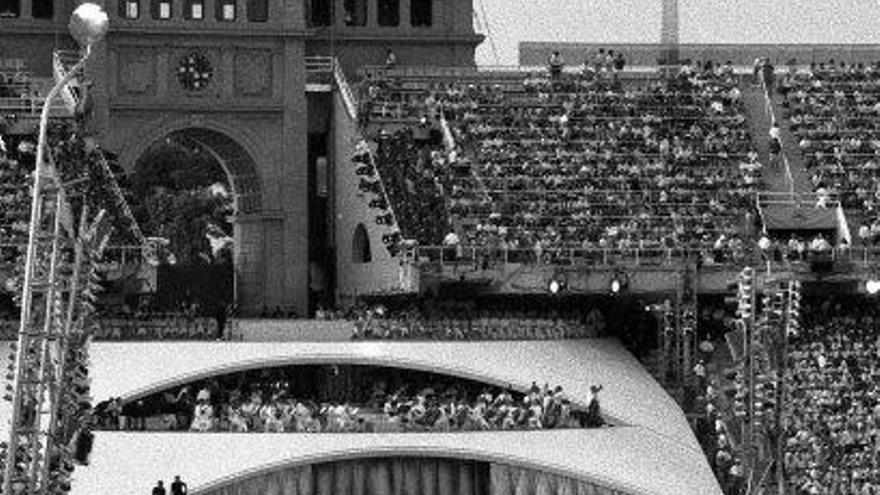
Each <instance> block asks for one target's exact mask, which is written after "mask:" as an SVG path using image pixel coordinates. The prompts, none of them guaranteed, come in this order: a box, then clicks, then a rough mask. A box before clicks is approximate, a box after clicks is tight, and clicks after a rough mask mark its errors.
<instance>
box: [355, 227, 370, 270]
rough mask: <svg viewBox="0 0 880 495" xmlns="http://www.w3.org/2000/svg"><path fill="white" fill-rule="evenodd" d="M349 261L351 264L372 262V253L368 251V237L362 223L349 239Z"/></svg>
mask: <svg viewBox="0 0 880 495" xmlns="http://www.w3.org/2000/svg"><path fill="white" fill-rule="evenodd" d="M351 261H352V263H369V262H371V261H373V253H372V251H370V236H369V235H368V234H367V228H366V227H364V224H362V223H359V224H358V226H357V227H355V229H354V235H353V236H352V238H351Z"/></svg>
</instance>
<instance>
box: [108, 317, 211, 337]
mask: <svg viewBox="0 0 880 495" xmlns="http://www.w3.org/2000/svg"><path fill="white" fill-rule="evenodd" d="M93 335H94V337H95V339H97V340H212V339H216V338H217V337H218V330H217V320H216V319H214V318H205V317H198V316H191V315H185V314H179V313H170V314H164V313H148V314H142V315H137V316H134V317H131V318H115V317H112V316H110V317H103V318H101V321H100V325H99V326H98V327H97V328H96V329H95V332H94V334H93Z"/></svg>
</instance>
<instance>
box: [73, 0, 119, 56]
mask: <svg viewBox="0 0 880 495" xmlns="http://www.w3.org/2000/svg"><path fill="white" fill-rule="evenodd" d="M109 25H110V18H109V17H107V13H106V12H104V9H102V8H101V6H100V5H97V4H94V3H84V4H82V5H80V6H79V7H77V8H76V10H74V11H73V15H72V16H71V17H70V34H72V35H73V38H74V39H75V40H76V41H77V42H78V43H79V44H81V45H83V46H88V45H91V44H93V43H95V42H97V41H99V40H100V39H101V38H103V37H104V35H105V34H106V33H107V28H108V26H109Z"/></svg>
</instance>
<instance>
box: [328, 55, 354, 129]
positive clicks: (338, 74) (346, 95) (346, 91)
mask: <svg viewBox="0 0 880 495" xmlns="http://www.w3.org/2000/svg"><path fill="white" fill-rule="evenodd" d="M333 77H334V78H335V80H336V87H337V88H339V94H340V95H341V96H342V101H343V103H344V104H345V109H346V111H348V116H349V117H350V118H352V119H353V120H354V121H355V122H357V120H358V101H357V97H356V96H355V95H354V92H353V91H352V90H351V86H349V84H348V81H347V80H346V79H345V73H344V72H343V71H342V66H340V65H339V61H338V60H336V59H333Z"/></svg>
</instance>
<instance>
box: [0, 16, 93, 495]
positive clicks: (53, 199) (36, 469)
mask: <svg viewBox="0 0 880 495" xmlns="http://www.w3.org/2000/svg"><path fill="white" fill-rule="evenodd" d="M69 27H70V32H71V35H72V36H73V38H74V39H76V41H77V42H78V43H79V44H80V45H81V46H82V47H83V50H82V53H81V56H80V59H79V61H78V62H77V63H76V65H75V66H74V67H73V68H72V70H70V71H69V72H68V73H67V74H65V76H64V77H62V78H60V79H59V80H58V81H57V82H56V83H55V85H54V86H53V87H52V89H51V90H50V91H49V93H48V94H47V95H46V99H45V102H44V104H43V108H42V113H41V115H40V126H39V135H38V141H37V150H36V154H37V156H36V169H35V170H34V175H33V183H32V188H31V216H30V225H29V231H28V246H27V251H26V255H25V265H24V277H23V278H24V280H23V284H22V296H21V320H20V324H19V331H18V342H17V344H16V346H15V348H14V349H15V363H14V365H13V368H12V369H11V370H10V371H11V373H10V375H11V378H12V384H11V385H10V386H9V387H8V390H9V392H11V393H10V394H9V395H7V397H6V399H7V400H10V401H11V402H12V417H11V418H10V430H9V441H8V443H7V444H6V445H5V448H6V450H5V459H4V460H5V466H4V469H3V482H2V493H3V494H4V495H17V494H28V495H33V494H37V493H40V494H44V493H46V492H47V489H48V486H47V482H48V479H46V477H45V473H46V472H47V470H46V469H44V467H45V466H46V463H49V462H51V461H52V452H50V447H49V446H50V445H51V444H52V442H51V440H50V437H51V436H53V435H54V432H52V431H50V428H49V423H50V421H49V416H50V415H49V414H46V408H47V407H48V408H49V410H51V409H52V408H53V406H54V404H51V398H50V397H51V393H50V392H51V391H52V389H53V388H54V387H55V381H56V376H57V374H56V368H57V366H56V363H55V361H56V359H55V358H56V357H57V355H58V352H57V349H55V347H56V344H57V342H58V339H59V336H60V332H61V331H62V330H63V328H62V327H63V316H64V311H63V305H64V302H63V299H62V292H63V291H64V290H65V289H64V287H65V284H64V282H65V280H64V278H65V277H64V275H63V273H62V272H63V266H62V265H67V263H65V262H64V259H65V257H64V255H63V254H62V249H63V245H64V244H66V242H67V241H68V240H69V239H68V238H67V236H65V229H63V228H62V223H63V220H62V217H63V215H62V213H63V212H64V211H65V210H66V211H69V209H68V208H67V207H66V205H65V203H66V199H65V198H64V195H63V191H62V184H61V183H60V180H59V178H58V175H57V172H56V171H55V168H54V165H53V164H51V156H49V157H48V159H47V152H48V151H49V150H48V143H47V130H48V124H49V110H50V107H51V105H52V101H53V100H54V99H55V98H56V96H57V95H58V94H59V93H60V92H61V91H62V90H63V89H64V87H65V86H66V85H67V84H68V83H70V81H71V80H72V79H73V78H74V77H75V76H76V75H77V74H78V73H79V71H80V70H81V69H82V68H83V67H84V65H85V63H86V61H87V60H88V59H89V56H90V55H91V53H92V46H93V45H94V44H95V43H97V42H98V41H100V40H101V39H102V38H103V37H104V35H105V34H106V32H107V27H108V17H107V14H106V13H105V12H104V11H103V9H102V8H101V7H99V6H98V5H96V4H94V3H83V4H81V5H80V6H79V7H77V8H76V10H74V12H73V15H72V17H71V19H70V26H69Z"/></svg>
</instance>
